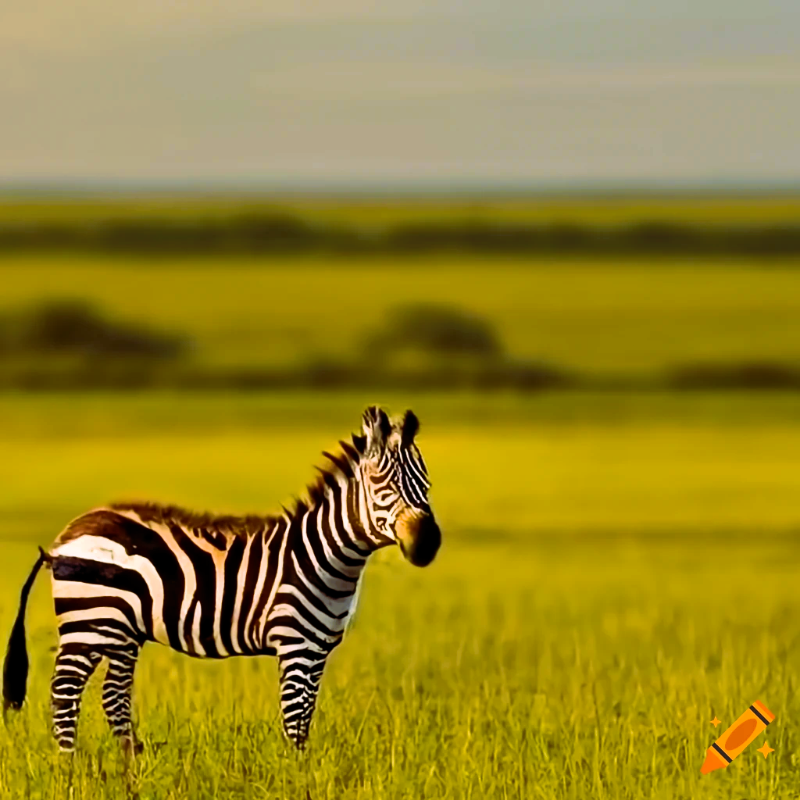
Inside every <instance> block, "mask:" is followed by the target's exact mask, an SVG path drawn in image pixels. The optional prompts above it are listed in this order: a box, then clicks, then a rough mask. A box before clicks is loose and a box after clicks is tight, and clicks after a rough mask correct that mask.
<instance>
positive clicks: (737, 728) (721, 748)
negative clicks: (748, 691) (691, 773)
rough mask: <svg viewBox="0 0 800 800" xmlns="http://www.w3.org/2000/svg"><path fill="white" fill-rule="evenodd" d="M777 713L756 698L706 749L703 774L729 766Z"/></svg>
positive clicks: (701, 769) (701, 770)
mask: <svg viewBox="0 0 800 800" xmlns="http://www.w3.org/2000/svg"><path fill="white" fill-rule="evenodd" d="M774 719H775V715H774V714H773V713H772V712H771V711H770V710H769V709H768V708H767V707H766V706H765V705H764V704H763V703H762V702H761V701H759V700H756V702H755V703H753V705H751V706H750V708H748V709H747V711H745V712H744V714H742V716H741V717H739V719H737V720H736V722H734V723H733V725H731V726H730V728H728V730H726V731H725V733H723V734H722V736H720V737H719V739H717V741H716V742H714V744H712V745H711V747H709V748H708V750H707V751H706V760H705V761H704V762H703V766H702V767H701V768H700V772H702V773H703V775H707V774H708V773H709V772H713V771H714V770H715V769H722V768H723V767H727V766H728V764H730V763H731V761H733V759H734V758H736V756H738V755H739V753H741V752H742V750H744V749H745V747H747V745H749V744H750V742H752V741H753V739H755V738H756V736H758V735H759V734H760V733H761V732H762V731H764V730H765V729H766V727H767V725H769V724H770V722H772V721H773V720H774Z"/></svg>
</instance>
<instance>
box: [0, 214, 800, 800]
mask: <svg viewBox="0 0 800 800" xmlns="http://www.w3.org/2000/svg"><path fill="white" fill-rule="evenodd" d="M776 208H777V209H778V210H776V209H771V210H770V209H767V210H766V211H765V210H764V208H761V209H760V210H758V212H757V214H756V216H758V214H761V215H764V214H767V213H769V214H776V215H778V214H779V213H784V211H783V210H781V209H782V208H783V207H782V206H780V207H778V206H776ZM5 213H9V214H11V213H14V214H18V213H21V212H20V211H19V210H18V209H17V210H14V209H12V210H11V211H6V212H5ZM26 213H28V212H26ZM48 213H56V211H52V212H50V211H49V212H48ZM58 213H66V212H63V211H59V212H58ZM315 213H319V214H323V213H324V214H333V213H344V212H335V210H331V209H330V208H325V209H322V210H319V209H318V210H316V211H315ZM349 213H355V212H353V211H352V210H351V211H350V212H349ZM372 213H373V215H375V217H376V218H378V219H380V218H381V217H380V213H379V212H378V211H373V212H372ZM382 213H384V214H390V213H391V214H397V213H399V212H398V211H397V209H390V210H386V209H384V211H383V212H382ZM426 213H428V214H429V213H431V212H430V210H428V211H427V212H426ZM441 213H451V212H449V211H447V212H445V211H442V212H441ZM504 213H511V212H510V211H508V210H506V211H505V212H504ZM514 213H519V214H521V213H522V211H520V210H516V211H514ZM541 213H544V212H541ZM548 213H551V212H548ZM581 213H589V212H581ZM614 213H626V214H627V213H629V212H628V211H626V210H625V209H623V210H621V211H620V210H617V211H616V212H614ZM670 213H676V212H674V210H673V211H672V212H670ZM708 213H709V219H710V221H712V222H713V219H711V217H713V216H714V214H716V213H717V212H716V211H714V213H713V214H712V213H711V212H708ZM719 213H721V212H719ZM726 213H732V212H730V209H728V210H727V211H726ZM736 213H739V214H744V213H745V212H742V211H741V210H739V211H737V212H736ZM792 213H794V212H793V211H792ZM607 216H609V217H611V218H613V216H614V215H613V213H612V212H607ZM0 286H1V287H2V288H0V312H3V311H4V310H8V309H14V308H19V307H22V306H24V305H25V304H26V303H33V302H36V301H38V300H40V299H41V298H64V297H72V298H81V299H89V300H91V301H92V302H93V303H95V304H96V305H97V306H98V307H99V308H100V309H102V310H103V311H104V312H105V313H107V314H109V315H112V316H114V317H115V318H117V317H118V318H120V319H123V320H127V321H132V322H137V321H138V322H143V323H147V324H148V325H152V326H156V327H158V328H159V329H163V330H174V331H178V332H187V333H189V334H191V336H192V341H193V343H194V344H193V350H192V352H191V354H190V355H189V356H188V357H189V358H191V359H195V360H197V361H198V362H204V363H207V364H212V365H213V364H281V363H286V362H291V361H292V360H293V359H298V358H301V357H305V356H306V355H308V354H309V353H311V354H328V353H334V354H336V353H340V352H352V351H353V350H356V349H358V347H359V342H360V341H361V339H360V337H361V336H362V335H363V331H365V330H367V329H369V328H370V327H371V326H374V325H376V324H377V323H378V322H379V320H380V318H381V316H382V314H385V313H386V311H387V310H388V309H390V308H391V307H393V306H395V305H397V304H400V303H402V302H408V301H412V300H413V301H418V300H423V299H424V300H426V301H438V302H442V301H445V300H446V301H448V302H451V303H455V304H458V305H459V306H460V307H463V308H467V309H470V310H472V311H474V312H475V313H479V314H481V315H482V316H483V317H484V318H485V319H487V320H489V321H491V323H492V324H493V325H494V326H495V329H496V330H497V332H498V335H499V336H500V338H501V340H502V342H503V343H504V346H505V347H506V348H507V350H508V352H509V353H510V354H511V355H512V356H519V357H525V358H535V359H541V360H542V361H544V362H548V363H557V364H560V365H565V366H567V367H572V368H576V369H580V370H583V371H586V372H591V373H592V374H609V375H616V374H632V373H636V374H657V373H659V372H661V371H663V370H665V369H668V368H670V367H672V366H673V365H675V364H680V363H688V362H692V361H696V360H701V361H702V360H714V359H716V360H719V361H726V362H727V361H732V360H736V359H740V360H747V359H767V360H770V359H771V360H775V361H781V362H794V363H796V362H797V361H798V359H800V323H799V322H798V319H800V314H799V312H800V269H798V265H797V264H796V263H794V262H788V261H787V262H781V261H772V262H770V263H769V264H768V265H767V264H764V263H760V262H759V261H758V260H756V259H745V258H742V259H736V260H730V261H720V260H716V261H713V262H704V261H700V260H696V261H686V260H682V261H680V262H670V261H669V260H668V259H662V260H660V261H659V262H657V263H649V262H648V261H647V260H646V259H638V260H634V261H627V262H625V263H616V262H613V261H609V260H603V261H599V260H598V261H596V262H595V261H587V260H586V259H582V260H581V259H579V260H573V261H568V262H561V261H558V262H556V261H553V262H545V261H541V260H533V261H526V260H523V259H509V258H505V259H498V260H497V262H493V263H487V262H486V261H481V260H477V259H474V258H466V257H464V258H463V259H462V258H459V257H457V256H448V257H446V258H439V259H432V260H429V261H423V260H416V261H413V262H410V263H406V262H404V261H403V260H402V259H380V260H375V261H372V262H370V261H368V260H367V261H362V262H359V263H355V264H349V263H341V262H337V263H327V262H324V261H322V260H318V261H313V260H309V259H305V260H303V261H297V260H286V261H280V260H276V259H271V260H259V259H255V258H250V259H243V258H239V259H225V258H215V259H206V260H203V261H201V262H198V261H196V260H192V259H184V260H180V261H176V260H156V261H151V260H147V259H143V258H134V257H131V258H126V259H116V260H110V259H108V258H103V257H101V256H96V255H95V256H88V255H83V256H77V255H61V254H48V255H40V256H35V255H26V256H24V257H23V256H11V255H8V254H6V255H5V256H3V258H2V260H0ZM372 402H380V403H383V404H385V405H387V406H388V407H389V408H390V410H392V411H394V412H395V413H399V412H401V411H403V410H404V409H405V408H407V407H411V408H413V409H414V410H415V411H416V412H417V414H418V416H419V417H420V420H421V423H422V428H421V432H420V436H419V445H420V447H421V449H422V452H423V454H424V456H425V459H426V461H427V464H428V468H429V471H430V474H431V478H432V480H433V489H432V494H431V497H432V500H433V503H434V508H435V511H436V514H437V518H438V521H439V523H440V525H441V528H442V533H443V537H444V538H443V546H442V549H441V551H440V553H439V556H438V557H437V559H436V561H435V562H434V563H433V564H432V565H431V566H430V567H428V568H426V569H417V568H414V567H412V566H411V565H409V564H408V563H406V562H405V561H404V560H403V559H402V557H401V556H400V554H399V552H397V551H396V550H387V551H384V552H382V553H380V554H378V555H377V556H375V557H374V558H373V559H372V561H371V563H370V565H369V567H368V569H367V572H366V578H365V585H364V589H363V591H362V594H361V599H360V603H359V607H358V612H357V615H356V619H355V623H354V625H353V628H352V630H351V631H350V633H349V634H348V635H347V636H346V638H345V640H344V642H343V644H342V646H341V647H340V648H339V649H338V650H337V651H336V652H335V653H334V655H333V656H332V657H331V659H330V661H329V664H328V668H327V670H326V674H325V678H324V680H323V688H322V692H321V696H320V704H319V708H318V712H317V715H316V717H315V719H314V722H313V725H312V733H311V739H310V743H309V748H308V750H307V752H306V753H305V755H304V756H298V755H297V754H295V753H294V752H292V751H290V750H289V749H288V748H287V747H286V745H285V744H284V740H283V737H282V735H281V733H280V728H279V718H278V711H279V707H278V684H277V668H276V665H275V663H273V661H272V660H271V659H266V658H265V659H245V658H239V659H230V660H228V661H224V662H203V661H199V660H195V659H190V658H188V657H186V656H180V655H178V654H175V653H172V652H170V651H168V650H167V649H166V648H163V647H159V646H157V645H153V644H150V645H148V646H147V647H146V648H145V649H144V652H143V657H142V659H141V661H140V664H139V667H138V669H137V678H136V684H135V694H134V697H135V718H136V719H137V720H138V730H139V733H140V735H141V737H142V738H143V739H144V741H145V743H146V749H145V752H144V754H143V755H142V756H141V757H139V758H138V759H137V760H136V761H135V762H134V763H133V764H132V765H131V766H128V767H127V768H126V765H125V761H124V759H123V757H122V754H121V753H120V750H119V746H118V744H117V742H116V741H115V740H113V739H112V737H111V735H110V733H109V732H108V730H107V727H106V722H105V719H104V718H103V714H102V711H101V708H100V698H99V694H100V692H99V688H100V680H99V677H100V676H96V677H95V678H94V679H93V680H92V682H91V684H90V689H89V691H88V692H87V694H86V696H85V698H84V703H83V713H82V716H81V720H80V724H79V733H78V753H76V755H75V756H74V757H73V758H68V757H63V756H59V755H58V753H57V752H56V746H55V743H54V741H53V739H52V737H51V735H50V731H49V694H48V682H49V679H50V674H51V671H52V665H53V657H54V652H53V649H54V647H55V644H56V641H57V638H56V631H55V626H54V614H53V610H52V601H51V598H50V594H49V586H48V576H47V575H46V574H45V573H43V574H42V575H41V576H40V578H39V580H38V582H37V584H36V586H35V589H34V592H33V595H32V602H31V604H30V606H29V610H28V637H29V640H28V646H29V653H30V657H31V673H30V680H29V691H28V703H27V705H26V708H25V709H24V711H23V712H22V713H21V714H18V715H15V716H13V717H9V721H8V725H7V727H6V728H4V729H2V728H0V796H1V797H4V798H5V797H8V798H28V797H30V798H62V797H64V798H93V800H106V798H127V797H138V798H141V800H145V798H148V799H149V798H153V800H155V799H156V798H159V799H160V798H164V799H166V798H212V797H214V798H234V797H235V798H239V797H245V798H282V797H287V798H291V797H299V798H307V797H311V798H314V800H317V798H351V797H352V798H418V797H424V798H488V797H492V798H494V797H498V798H519V797H523V798H527V797H531V798H562V797H563V798H585V797H586V798H588V797H591V798H665V799H666V798H698V800H699V799H701V798H702V799H703V800H704V799H705V798H720V799H722V798H726V799H727V798H736V799H737V800H739V799H740V798H746V799H747V800H756V799H757V800H761V799H762V798H763V799H764V800H767V798H795V797H798V796H800V777H798V759H799V758H800V735H799V733H798V724H797V720H798V719H800V702H798V700H797V698H796V687H797V685H798V682H800V595H798V591H797V586H798V576H800V538H798V537H800V396H798V395H797V394H796V393H792V392H788V391H787V392H780V391H773V392H746V391H718V392H706V393H702V392H696V391H692V392H684V393H678V392H676V393H668V392H649V393H642V392H639V393H621V392H619V393H615V392H611V391H608V392H598V393H589V392H577V391H572V392H570V391H565V392H546V393H543V394H536V393H529V394H521V393H513V392H486V393H482V394H479V393H470V394H463V393H448V392H431V391H422V390H420V389H416V390H414V391H409V392H402V391H396V390H392V391H391V392H386V393H375V392H372V393H370V392H366V391H339V392H332V393H323V392H318V393H314V392H302V393H301V392H293V393H289V392H273V393H268V392H255V391H253V392H244V393H235V392H218V391H217V392H210V391H209V392H195V393H192V392H188V391H180V392H179V391H174V392H172V391H163V390H148V391H139V392H122V391H120V392H112V391H103V392H100V391H96V392H74V391H73V392H57V393H56V392H31V391H21V390H20V391H6V392H4V393H3V394H0V432H1V436H2V439H1V444H0V446H1V447H2V458H0V563H2V564H3V565H4V569H3V572H2V576H3V579H2V584H0V636H2V637H3V640H5V637H7V635H8V632H9V631H10V628H11V625H12V622H13V618H14V615H15V613H16V609H17V602H18V593H19V589H20V588H21V586H22V583H23V581H24V579H25V577H26V575H27V574H28V571H29V570H30V567H31V566H32V564H33V562H34V561H35V559H36V555H37V550H36V547H37V545H43V546H47V545H48V544H49V543H50V542H51V541H52V540H53V538H55V536H56V535H57V533H58V532H59V530H60V529H61V528H62V527H63V526H64V525H65V524H66V523H67V522H68V521H69V520H70V519H71V518H72V517H74V516H76V515H78V514H80V513H81V512H82V511H84V510H86V509H88V508H91V507H93V506H96V505H100V504H103V503H104V502H106V501H108V500H113V499H130V498H150V499H155V500H160V501H165V502H175V503H179V504H183V505H187V506H190V507H196V508H201V509H205V508H208V509H213V510H218V511H220V512H242V513H245V512H251V511H252V512H260V513H266V512H269V511H272V510H275V509H277V508H278V506H279V504H281V503H285V502H287V500H289V499H291V497H292V495H293V494H297V493H300V492H301V491H302V489H303V487H304V486H305V484H307V483H308V482H309V481H310V480H311V479H312V478H313V465H314V464H319V463H322V460H321V457H320V455H319V454H320V453H321V451H322V450H325V449H330V447H331V445H333V444H335V442H336V440H337V439H340V438H344V437H345V436H348V435H349V434H350V433H351V432H352V431H355V430H356V426H357V425H358V423H359V419H360V414H361V411H362V410H363V408H364V406H366V405H367V404H369V403H372ZM101 672H102V670H101ZM756 699H759V700H762V701H763V702H764V703H765V704H766V705H767V706H768V707H769V708H770V709H771V710H772V711H773V712H774V713H775V715H776V719H775V722H774V723H772V725H770V726H769V728H768V729H767V731H766V733H765V734H762V735H761V736H760V737H759V738H758V739H757V740H756V742H754V743H753V744H752V745H751V746H750V747H749V748H748V749H747V750H746V751H745V752H744V753H743V754H742V755H741V756H739V757H738V758H737V759H736V761H735V762H734V763H733V764H732V765H731V766H729V767H728V768H727V769H725V770H720V771H717V772H714V773H712V774H710V775H704V776H702V775H701V774H700V765H701V764H702V761H703V757H704V754H705V751H706V748H707V747H708V746H709V745H710V744H711V742H712V741H713V740H714V739H715V738H716V737H717V736H719V735H720V733H721V732H722V730H724V728H726V727H727V726H728V725H729V724H731V723H732V722H733V721H734V720H735V719H736V718H738V717H739V715H740V714H741V713H742V712H743V711H744V710H745V709H746V708H747V707H748V706H749V705H750V704H751V703H752V702H753V701H755V700H756ZM714 716H716V717H718V718H719V719H720V720H721V721H722V723H723V725H722V726H720V728H718V729H716V731H715V729H714V728H713V727H712V725H711V724H710V720H711V719H712V718H713V717H714ZM765 740H766V741H768V742H769V744H770V746H771V747H772V748H774V752H773V753H771V754H770V755H769V757H768V758H766V759H765V758H764V757H763V756H762V755H761V754H760V753H758V752H756V748H758V747H761V746H762V745H763V743H764V741H765Z"/></svg>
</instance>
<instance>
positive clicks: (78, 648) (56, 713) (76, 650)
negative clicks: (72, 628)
mask: <svg viewBox="0 0 800 800" xmlns="http://www.w3.org/2000/svg"><path fill="white" fill-rule="evenodd" d="M102 657H103V656H102V654H101V653H100V652H98V651H97V650H96V649H94V648H93V647H92V646H91V645H86V644H78V643H70V644H66V645H62V646H61V647H60V648H59V651H58V655H57V656H56V666H55V669H54V670H53V679H52V681H51V683H50V709H51V711H52V714H53V734H54V735H55V737H56V741H57V742H58V746H59V749H60V750H61V751H62V752H66V753H71V752H72V751H73V750H74V749H75V731H76V729H77V726H78V714H79V713H80V707H81V695H82V694H83V690H84V689H85V688H86V682H87V681H88V680H89V678H90V677H91V676H92V673H93V672H94V671H95V669H96V668H97V665H98V664H99V663H100V661H101V660H102Z"/></svg>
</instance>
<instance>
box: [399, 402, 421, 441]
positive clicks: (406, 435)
mask: <svg viewBox="0 0 800 800" xmlns="http://www.w3.org/2000/svg"><path fill="white" fill-rule="evenodd" d="M418 432H419V420H418V419H417V415H416V414H415V413H414V412H413V411H411V409H409V410H408V411H406V415H405V416H404V417H403V428H402V433H401V441H402V444H403V447H408V446H409V445H410V444H411V443H412V442H413V441H414V437H415V436H416V435H417V433H418Z"/></svg>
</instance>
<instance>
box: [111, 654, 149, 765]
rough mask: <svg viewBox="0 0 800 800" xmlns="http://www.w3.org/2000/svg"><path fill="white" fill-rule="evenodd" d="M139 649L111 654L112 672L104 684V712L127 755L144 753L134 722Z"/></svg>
mask: <svg viewBox="0 0 800 800" xmlns="http://www.w3.org/2000/svg"><path fill="white" fill-rule="evenodd" d="M139 650H140V648H139V646H138V645H136V644H131V645H130V646H128V647H124V648H120V649H118V650H117V649H115V650H113V651H110V652H108V653H107V655H108V659H109V665H108V672H107V673H106V679H105V682H104V683H103V710H104V711H105V712H106V719H108V724H109V725H110V726H111V730H112V732H113V733H114V735H115V736H118V737H119V738H120V739H121V740H122V747H123V749H124V750H125V753H126V755H134V754H136V753H140V752H141V751H142V745H141V743H140V742H139V740H138V739H137V738H136V735H135V733H134V731H133V722H132V721H131V695H132V691H133V673H134V671H135V669H136V660H137V658H138V657H139Z"/></svg>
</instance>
